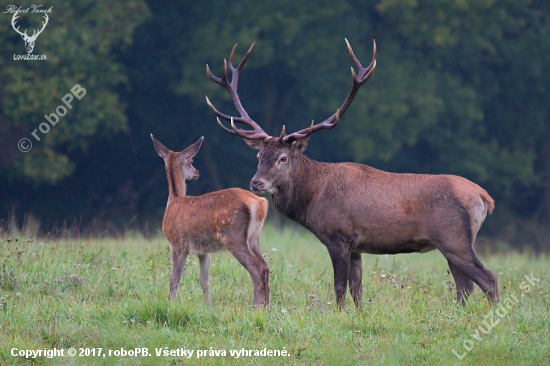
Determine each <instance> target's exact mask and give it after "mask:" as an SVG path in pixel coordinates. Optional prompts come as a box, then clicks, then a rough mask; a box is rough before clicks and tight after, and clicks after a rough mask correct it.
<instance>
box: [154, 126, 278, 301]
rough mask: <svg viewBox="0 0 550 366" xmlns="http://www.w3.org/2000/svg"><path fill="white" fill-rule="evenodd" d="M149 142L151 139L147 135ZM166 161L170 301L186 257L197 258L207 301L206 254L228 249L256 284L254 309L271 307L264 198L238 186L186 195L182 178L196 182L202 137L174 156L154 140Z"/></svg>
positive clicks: (164, 229) (164, 224)
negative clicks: (195, 164) (264, 252)
mask: <svg viewBox="0 0 550 366" xmlns="http://www.w3.org/2000/svg"><path fill="white" fill-rule="evenodd" d="M151 137H152V138H153V136H152V135H151ZM153 142H154V143H155V148H156V149H157V152H158V154H159V155H160V156H161V157H162V158H163V159H164V161H165V165H166V175H167V178H168V190H169V193H168V203H167V206H166V211H165V213H164V219H163V222H162V232H163V233H164V235H165V236H166V239H168V241H169V242H170V245H171V248H172V275H171V277H170V299H174V298H175V296H176V293H177V290H178V286H179V282H180V279H181V276H182V274H183V268H184V265H185V261H186V258H187V256H188V255H189V254H196V255H198V257H199V263H200V284H201V287H202V289H203V292H204V295H205V298H206V301H207V302H208V304H209V305H210V306H211V301H210V282H209V268H210V253H214V252H218V251H222V250H228V251H229V252H231V253H232V254H233V256H234V257H235V258H236V259H237V260H238V261H239V262H240V263H241V264H242V265H243V266H244V267H245V268H246V270H247V271H248V272H249V273H250V276H251V277H252V283H253V285H254V306H259V305H260V304H263V305H265V306H268V305H269V267H268V266H267V264H266V263H265V260H264V258H263V256H262V254H261V252H260V247H259V238H260V232H261V230H262V226H263V223H264V221H265V219H266V217H267V209H268V203H267V200H266V199H265V198H261V197H258V196H256V195H255V194H253V193H251V192H249V191H245V190H243V189H240V188H229V189H224V190H221V191H216V192H211V193H207V194H204V195H202V196H187V195H186V185H185V180H186V179H197V178H198V175H199V172H198V170H196V169H195V168H194V167H193V166H192V157H193V156H194V155H195V154H196V153H197V152H198V149H199V148H200V144H201V143H202V138H201V140H199V141H198V142H197V143H195V144H194V145H191V146H190V147H189V148H187V149H185V150H184V151H182V152H181V153H174V152H172V151H170V150H168V149H167V148H166V147H164V146H163V145H162V144H161V143H160V142H158V141H157V140H155V139H154V138H153Z"/></svg>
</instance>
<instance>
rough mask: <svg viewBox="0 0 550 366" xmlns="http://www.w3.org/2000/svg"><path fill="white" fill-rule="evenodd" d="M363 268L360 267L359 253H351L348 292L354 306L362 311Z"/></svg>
mask: <svg viewBox="0 0 550 366" xmlns="http://www.w3.org/2000/svg"><path fill="white" fill-rule="evenodd" d="M362 280H363V268H362V265H361V253H359V252H353V253H351V260H350V266H349V291H350V293H351V297H352V298H353V302H355V306H357V308H358V309H359V310H362V309H363V299H362V297H363V288H362Z"/></svg>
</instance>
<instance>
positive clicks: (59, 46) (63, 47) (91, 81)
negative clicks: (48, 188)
mask: <svg viewBox="0 0 550 366" xmlns="http://www.w3.org/2000/svg"><path fill="white" fill-rule="evenodd" d="M19 5H20V6H21V7H22V8H23V9H25V8H27V7H28V6H30V5H31V4H18V6H19ZM48 6H50V7H51V9H52V13H51V14H50V15H49V22H48V25H47V27H46V28H45V30H44V31H43V33H42V34H40V36H39V38H38V40H37V42H36V47H35V53H40V54H46V56H47V61H34V62H30V61H15V60H11V59H10V57H11V55H16V54H22V53H24V48H23V42H22V41H21V37H19V35H18V34H17V33H15V32H14V31H13V29H11V27H9V26H8V27H3V31H2V32H1V33H0V42H2V44H3V45H4V48H3V51H4V52H2V54H1V55H0V70H2V71H1V72H0V85H1V87H0V96H1V99H0V103H1V113H0V118H1V119H2V121H3V122H2V125H1V126H0V133H1V136H2V149H1V150H2V155H4V156H3V157H2V160H3V161H4V163H5V164H6V162H7V165H8V166H9V167H11V168H12V169H11V171H8V175H7V176H6V175H4V177H3V178H4V179H10V178H13V176H23V177H25V178H27V179H28V181H30V182H32V183H34V184H36V185H40V184H44V183H58V182H59V181H60V180H62V179H63V178H65V177H67V176H69V175H71V174H72V173H73V172H74V169H75V163H76V162H75V161H72V160H71V159H70V158H69V154H68V153H69V152H70V151H72V150H74V149H80V150H83V151H87V149H88V146H89V142H90V141H91V140H93V139H97V138H98V137H100V136H106V135H107V136H108V135H113V134H115V133H117V132H120V131H127V130H128V124H127V118H126V115H125V113H124V105H123V104H122V103H121V101H120V98H119V96H118V91H117V88H118V87H120V86H121V85H123V84H124V83H126V82H127V78H126V73H125V72H124V67H123V65H122V64H121V63H120V62H117V60H116V59H115V58H114V57H113V50H118V49H120V48H122V47H125V46H127V45H128V44H130V43H131V42H132V34H133V31H134V28H135V27H137V26H138V25H139V24H140V23H142V22H143V21H144V20H145V19H146V17H147V15H148V11H147V7H146V5H145V4H144V3H143V2H141V1H134V0H128V1H120V2H108V1H103V2H101V1H100V2H97V1H78V2H73V3H71V5H70V6H67V2H64V1H55V0H54V1H50V2H48ZM42 9H46V8H45V7H43V8H42ZM2 15H3V16H2V19H4V20H5V23H7V24H9V22H10V21H11V19H9V18H11V14H2ZM32 18H36V19H40V20H42V19H41V18H40V16H39V15H38V14H30V13H28V14H20V18H19V19H18V22H25V21H26V22H27V24H29V25H30V26H29V28H30V29H32V26H33V25H34V22H35V21H36V22H38V20H36V19H32ZM38 24H40V23H38ZM37 26H38V25H37ZM23 27H25V24H23ZM8 28H9V29H8ZM29 34H31V33H30V31H29ZM75 84H80V85H82V87H83V88H85V89H86V90H87V94H86V96H84V99H83V100H80V101H79V100H78V99H77V98H76V97H75V98H74V99H73V102H72V105H73V108H72V109H70V110H69V111H68V112H67V114H66V115H65V116H64V117H60V122H59V123H58V124H56V125H55V126H50V127H51V130H52V131H51V132H49V133H47V134H41V133H39V132H38V133H37V134H38V135H40V138H41V141H39V142H37V141H34V147H33V150H32V153H29V154H22V153H21V152H20V151H18V150H17V141H18V140H19V139H20V138H23V137H25V138H29V139H31V138H32V137H31V132H33V130H35V129H37V128H39V125H40V124H41V123H42V122H46V119H45V118H44V115H45V114H47V115H49V114H50V113H55V110H56V108H57V106H59V105H64V104H63V103H62V101H61V98H62V97H63V96H64V95H65V94H67V93H69V92H70V90H71V88H72V87H73V86H74V85H75Z"/></svg>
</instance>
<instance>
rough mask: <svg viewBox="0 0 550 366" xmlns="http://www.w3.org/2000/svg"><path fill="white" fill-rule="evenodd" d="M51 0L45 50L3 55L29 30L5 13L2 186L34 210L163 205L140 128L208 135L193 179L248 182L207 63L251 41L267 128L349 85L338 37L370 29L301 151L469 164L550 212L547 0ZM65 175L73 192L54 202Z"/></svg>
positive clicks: (509, 195)
mask: <svg viewBox="0 0 550 366" xmlns="http://www.w3.org/2000/svg"><path fill="white" fill-rule="evenodd" d="M56 4H58V3H53V4H52V5H53V6H54V8H53V11H54V13H53V14H54V15H52V16H51V18H50V24H49V25H48V28H47V29H46V30H45V32H44V33H43V34H42V35H40V37H39V40H38V42H37V46H36V49H35V53H46V54H47V55H48V62H23V61H13V60H10V58H11V56H10V55H11V54H14V53H15V54H21V53H23V52H24V50H23V44H22V41H21V39H20V37H19V36H18V35H17V34H16V33H15V32H13V30H11V27H5V28H3V29H2V30H0V32H1V33H0V41H2V42H3V44H6V50H5V52H4V53H3V54H0V70H1V71H0V81H1V82H2V84H0V105H1V108H2V109H1V111H0V164H1V165H2V171H1V172H0V194H2V193H3V192H4V191H9V192H15V194H18V195H19V196H23V195H24V196H25V199H26V200H27V201H28V204H27V205H26V206H24V207H25V209H26V210H28V211H32V212H35V213H39V216H41V218H43V217H50V216H49V215H51V213H52V212H53V211H56V212H59V216H56V217H55V219H56V220H58V219H59V217H62V218H63V217H67V216H69V217H72V216H81V215H82V216H83V217H86V218H87V220H88V221H91V220H92V219H93V218H95V217H102V218H105V219H106V220H115V219H119V218H120V219H121V220H123V222H127V221H128V220H130V219H131V220H132V221H133V220H134V218H135V216H136V215H138V214H139V215H141V217H142V218H143V217H144V216H145V218H146V219H147V217H149V218H151V217H154V218H155V220H156V221H159V220H160V217H161V215H162V210H163V207H162V206H163V204H164V202H165V198H166V195H167V192H166V177H165V173H164V170H163V169H162V161H161V160H160V159H159V158H158V156H157V155H156V154H155V152H154V149H153V147H152V143H151V141H150V138H149V133H154V134H155V136H156V137H157V138H159V140H161V141H162V142H163V143H165V144H166V146H168V147H170V148H171V149H172V150H177V149H180V148H182V147H184V146H186V145H189V144H190V143H192V142H194V141H196V140H197V139H198V138H199V137H200V136H205V137H206V139H205V143H204V144H203V147H202V150H201V152H200V154H199V155H198V156H197V163H196V166H197V167H198V169H199V170H201V173H202V174H201V178H200V179H199V180H198V181H197V182H192V183H191V184H190V193H191V194H199V193H204V192H207V191H210V190H213V189H220V188H224V187H230V186H238V187H242V188H247V187H248V181H249V180H250V178H251V177H252V175H253V174H254V171H255V165H256V164H255V163H254V161H255V159H254V155H255V154H254V152H252V151H250V150H249V148H247V147H246V145H245V144H244V143H242V142H240V141H239V140H240V139H238V138H235V137H231V136H228V135H226V134H225V133H224V132H223V131H222V130H221V129H220V128H219V127H218V126H217V125H216V122H215V118H214V115H213V114H212V113H211V112H210V110H209V109H208V107H207V105H206V102H205V99H204V96H205V95H208V96H209V98H210V99H211V100H212V102H213V103H214V104H215V105H216V107H218V108H219V109H220V110H222V111H224V112H227V113H229V114H231V113H233V112H232V111H234V108H233V106H232V103H231V101H230V100H229V97H228V95H227V93H226V91H225V90H224V89H223V88H222V87H220V86H218V85H217V84H215V83H213V82H211V81H210V80H209V79H208V77H207V76H206V72H205V64H206V63H208V64H209V65H210V68H211V70H212V71H213V72H214V74H216V75H218V76H219V75H220V74H221V70H222V65H223V59H224V58H228V57H229V53H230V51H231V48H232V46H233V44H234V43H236V42H239V47H238V49H237V54H236V56H235V60H234V61H235V63H237V62H239V61H240V58H241V57H242V56H243V55H244V53H245V52H246V50H247V48H248V47H249V45H250V44H251V43H252V42H257V44H256V46H255V49H254V51H253V52H252V55H251V56H250V59H249V61H248V63H247V65H246V67H245V69H244V70H243V72H242V75H241V79H240V85H239V94H240V96H241V100H242V101H243V104H244V106H245V108H246V109H247V111H248V112H249V114H250V116H251V117H252V118H253V119H255V120H256V121H257V122H258V123H260V124H261V125H262V127H263V128H264V129H265V130H266V132H268V133H270V134H272V135H277V134H279V133H280V130H281V127H282V126H283V125H286V129H287V131H294V130H297V129H301V128H303V127H305V126H307V125H309V123H310V122H311V120H312V119H315V120H316V121H320V120H323V119H325V118H326V117H328V116H329V115H330V114H332V113H333V112H334V111H335V110H336V108H338V106H339V105H340V104H341V103H342V101H343V100H344V98H345V96H346V94H347V92H348V90H349V87H350V86H351V78H350V73H349V67H350V66H352V65H353V63H352V62H351V60H350V59H349V56H348V54H347V50H346V47H345V42H344V37H346V38H348V40H349V41H350V43H351V45H352V46H353V48H354V51H355V53H356V55H357V56H358V57H359V59H360V60H361V61H362V62H363V64H368V63H369V62H370V59H371V55H372V40H373V39H376V41H377V45H378V64H377V70H376V72H375V73H374V75H373V77H372V79H371V80H369V82H368V83H367V85H365V86H364V87H363V88H362V90H361V91H360V92H359V95H358V96H357V98H356V100H355V102H354V104H353V105H352V107H351V108H350V109H349V110H348V112H347V113H346V115H345V116H344V117H343V118H342V120H341V122H340V125H339V126H338V128H336V129H334V130H331V131H326V132H323V133H319V134H316V135H314V136H313V137H312V141H311V143H310V145H309V148H308V152H307V154H308V155H309V156H311V157H312V158H315V159H318V160H322V161H356V162H361V163H367V164H371V165H373V166H375V167H378V168H381V169H388V170H391V171H398V172H422V173H451V174H458V175H463V176H466V177H467V178H469V179H472V180H474V181H475V182H477V183H479V184H481V185H483V186H484V187H485V188H487V189H488V190H489V192H490V193H491V194H492V195H493V196H494V197H495V198H496V199H497V207H498V209H497V211H496V213H497V215H504V216H506V215H510V217H512V218H518V217H524V218H536V219H542V220H550V143H549V142H548V141H549V139H548V136H550V123H549V112H550V110H549V108H550V104H549V103H547V102H546V99H547V98H548V95H549V92H550V90H548V88H550V80H549V78H550V76H549V75H548V73H545V67H546V65H548V64H549V62H550V37H548V34H550V29H549V22H548V20H549V19H548V17H549V14H550V2H548V1H544V0H502V1H498V2H497V1H494V0H426V1H416V0H369V1H364V0H362V1H359V0H334V1H331V2H328V1H312V0H306V1H301V2H296V1H289V0H279V1H276V2H255V1H251V0H243V1H236V0H231V1H226V2H223V3H220V2H217V1H200V2H197V1H187V0H186V1H179V2H172V1H167V0H161V1H152V0H151V1H149V2H148V6H145V5H144V4H143V3H141V2H137V1H125V2H116V3H107V2H99V3H95V2H78V3H75V4H71V5H70V6H69V5H65V3H63V5H61V3H59V5H56ZM147 8H149V9H151V12H152V14H153V16H152V17H151V18H149V20H148V21H145V19H146V18H147V15H148V10H147ZM56 9H57V10H58V12H56ZM5 19H8V15H6V16H5ZM23 21H26V20H24V19H23ZM28 21H29V22H32V21H33V20H32V19H31V18H30V17H29V20H28ZM6 24H7V23H6ZM136 27H137V28H136ZM134 28H136V29H135V32H134ZM5 29H7V30H6V31H5ZM132 40H133V43H132ZM130 44H131V45H130ZM126 45H130V46H129V47H124V46H126ZM76 83H80V84H81V85H82V86H83V87H85V88H86V89H87V91H88V94H87V96H86V97H85V98H84V99H83V100H82V101H75V103H74V105H75V108H74V109H73V110H71V111H70V112H69V113H67V115H66V116H65V117H62V119H61V121H60V123H59V124H57V125H56V126H55V127H52V130H53V129H54V128H55V132H53V131H52V132H50V133H48V134H47V135H43V136H42V135H41V136H42V137H43V141H41V142H38V143H35V146H34V147H33V150H32V151H31V152H30V153H27V154H23V153H21V152H19V151H17V150H16V149H17V141H18V140H19V139H20V138H21V137H28V136H29V135H30V132H31V131H32V130H34V129H35V128H37V127H38V124H39V123H41V122H42V121H45V120H44V117H43V116H44V114H49V113H51V112H53V111H54V110H55V107H56V106H58V105H60V104H61V100H60V98H61V97H62V96H63V95H64V94H65V93H67V92H69V90H70V88H71V87H72V86H73V85H74V84H76ZM77 103H78V104H77ZM125 106H127V108H126V109H125V108H124V107H125ZM71 173H72V174H71ZM21 177H24V179H21ZM22 182H23V183H24V184H23V185H21V183H22ZM33 186H34V187H40V188H41V194H40V195H39V196H38V195H37V194H36V191H34V193H33V195H30V194H29V193H28V192H30V191H31V190H30V189H29V187H33ZM69 189H71V193H72V195H73V196H74V200H73V202H72V203H70V204H68V203H63V202H62V200H60V199H59V197H61V196H63V194H64V192H67V190H69ZM21 192H24V194H21ZM18 199H23V198H20V197H19V198H18ZM2 201H3V199H0V203H1V202H2ZM12 201H13V200H12ZM12 201H9V202H12ZM52 220H54V218H52ZM124 220H126V221H124ZM491 221H492V222H497V221H499V220H494V219H493V220H491Z"/></svg>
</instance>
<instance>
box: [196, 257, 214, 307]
mask: <svg viewBox="0 0 550 366" xmlns="http://www.w3.org/2000/svg"><path fill="white" fill-rule="evenodd" d="M199 264H200V267H201V274H200V280H199V281H200V284H201V287H202V292H203V293H204V297H205V298H206V302H207V303H208V307H209V308H210V310H212V303H211V302H210V278H209V272H210V253H208V254H199Z"/></svg>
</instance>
